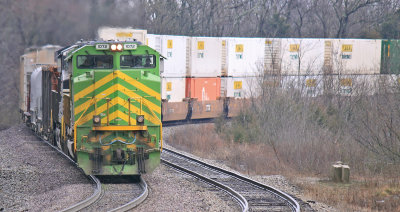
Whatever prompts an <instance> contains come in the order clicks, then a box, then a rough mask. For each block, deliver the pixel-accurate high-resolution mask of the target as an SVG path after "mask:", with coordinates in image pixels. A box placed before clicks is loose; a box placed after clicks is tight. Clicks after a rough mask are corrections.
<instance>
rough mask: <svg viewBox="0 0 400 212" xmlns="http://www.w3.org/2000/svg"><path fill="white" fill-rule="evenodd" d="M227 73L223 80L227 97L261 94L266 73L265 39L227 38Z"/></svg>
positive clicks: (245, 96)
mask: <svg viewBox="0 0 400 212" xmlns="http://www.w3.org/2000/svg"><path fill="white" fill-rule="evenodd" d="M225 39H226V43H227V45H226V47H227V52H228V54H227V61H228V63H227V71H226V74H225V77H223V78H222V84H223V87H225V88H226V89H225V90H226V96H225V97H233V98H248V97H251V96H256V95H257V94H258V93H259V87H260V83H261V82H260V80H259V78H258V77H259V76H262V75H263V72H264V57H265V49H264V46H265V39H264V38H225Z"/></svg>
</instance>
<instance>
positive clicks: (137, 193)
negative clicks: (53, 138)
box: [40, 137, 148, 212]
mask: <svg viewBox="0 0 400 212" xmlns="http://www.w3.org/2000/svg"><path fill="white" fill-rule="evenodd" d="M40 138H41V140H42V141H43V142H44V143H46V144H48V145H49V146H51V147H52V148H53V149H55V150H56V151H57V152H59V153H60V154H61V155H63V156H64V157H66V158H67V159H68V160H69V161H70V162H71V163H73V164H74V165H75V167H78V164H77V163H76V162H75V161H74V160H72V159H71V158H70V157H69V156H68V155H66V154H65V153H64V152H63V151H61V150H60V149H58V148H57V147H55V146H53V145H52V144H50V143H49V142H48V141H46V140H45V139H44V138H43V137H40ZM87 177H88V178H89V179H90V180H91V181H92V182H93V183H94V184H95V190H94V192H93V194H92V195H91V196H90V197H88V198H86V199H85V200H83V201H80V202H78V203H76V204H74V205H72V206H70V207H68V208H67V209H64V210H62V211H63V212H75V211H82V210H83V211H84V210H88V211H93V210H94V211H113V212H122V211H128V210H130V209H132V208H134V207H136V206H138V205H139V204H140V203H142V202H143V201H144V200H145V199H146V198H147V195H148V189H147V184H146V182H145V181H144V180H143V179H142V177H140V182H138V183H129V184H126V183H125V184H124V183H116V184H101V182H100V180H99V179H98V178H97V177H95V176H93V175H89V176H87ZM132 197H133V198H132Z"/></svg>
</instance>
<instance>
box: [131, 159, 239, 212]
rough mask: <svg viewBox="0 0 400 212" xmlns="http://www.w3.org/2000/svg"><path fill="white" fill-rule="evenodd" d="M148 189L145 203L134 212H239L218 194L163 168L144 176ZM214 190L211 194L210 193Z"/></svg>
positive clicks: (160, 167) (202, 184)
mask: <svg viewBox="0 0 400 212" xmlns="http://www.w3.org/2000/svg"><path fill="white" fill-rule="evenodd" d="M143 178H144V179H145V181H146V182H147V184H148V186H149V196H148V197H147V199H146V201H145V202H143V203H142V204H141V205H139V206H138V207H137V208H135V209H134V211H240V208H239V207H238V205H237V204H236V203H234V202H232V201H227V200H226V199H224V197H225V198H226V196H227V195H226V194H222V195H223V196H222V197H221V196H220V194H221V193H222V192H220V191H219V190H216V189H215V188H211V186H209V185H208V184H206V183H204V182H201V181H198V180H197V179H195V178H193V177H190V176H188V175H185V174H182V173H180V172H178V171H176V170H174V169H172V168H169V167H167V166H165V165H161V166H159V167H158V168H157V169H156V170H155V171H154V172H153V173H151V174H145V175H143ZM212 189H214V190H212Z"/></svg>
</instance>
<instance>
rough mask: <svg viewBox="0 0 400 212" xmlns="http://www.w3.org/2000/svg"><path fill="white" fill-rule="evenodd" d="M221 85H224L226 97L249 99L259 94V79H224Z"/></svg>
mask: <svg viewBox="0 0 400 212" xmlns="http://www.w3.org/2000/svg"><path fill="white" fill-rule="evenodd" d="M222 83H226V97H234V98H250V97H257V96H258V95H259V94H260V87H261V86H260V84H261V82H260V78H259V77H224V78H221V84H222ZM221 87H222V85H221Z"/></svg>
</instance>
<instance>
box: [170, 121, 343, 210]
mask: <svg viewBox="0 0 400 212" xmlns="http://www.w3.org/2000/svg"><path fill="white" fill-rule="evenodd" d="M200 125H203V124H198V125H192V126H193V128H195V127H196V126H200ZM182 127H183V126H179V125H178V126H173V127H164V128H163V138H164V139H165V140H164V144H163V145H164V147H166V148H169V149H171V150H174V151H177V152H179V153H181V154H184V155H188V156H191V157H194V158H196V159H198V160H200V161H203V162H206V163H209V164H211V165H214V166H216V167H219V168H223V169H226V170H229V171H231V172H234V173H237V174H240V175H243V176H246V177H248V178H250V179H253V180H256V181H258V182H260V183H263V184H265V185H268V186H271V187H274V188H276V189H279V190H281V191H283V192H285V193H287V194H289V195H290V196H292V197H294V198H295V199H296V200H297V201H298V202H299V204H300V205H301V209H302V211H338V210H337V209H335V208H333V207H331V206H329V205H326V204H324V203H321V202H316V201H315V200H311V199H309V198H307V197H306V196H305V195H304V193H303V192H302V191H301V190H300V188H298V187H297V186H295V185H294V184H293V183H291V182H290V181H289V180H288V179H287V178H285V177H284V176H281V175H270V176H259V175H246V174H243V173H240V172H238V171H237V170H234V169H232V168H230V167H228V166H227V165H225V164H224V163H223V161H215V160H209V159H204V158H200V157H197V156H196V155H192V154H190V153H187V152H184V151H181V150H179V149H177V148H175V147H173V146H170V145H168V140H167V139H168V137H169V136H170V135H172V134H173V133H174V132H175V131H177V130H179V129H181V128H182Z"/></svg>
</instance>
